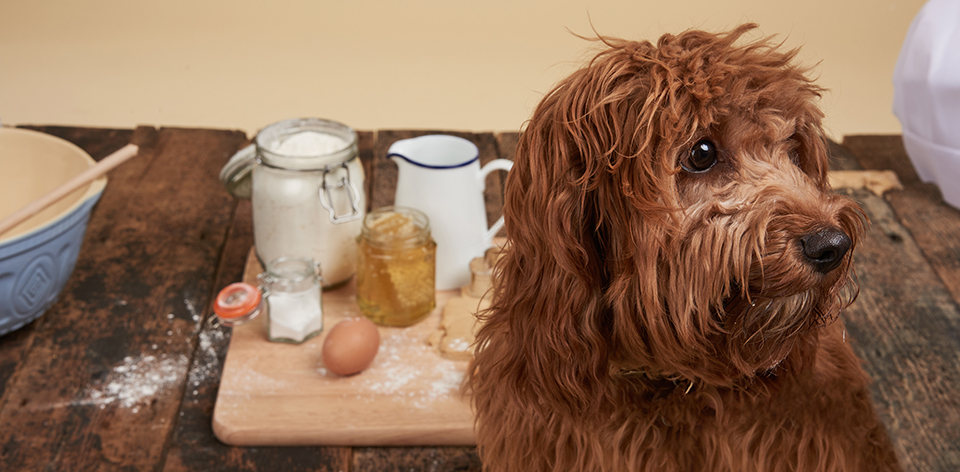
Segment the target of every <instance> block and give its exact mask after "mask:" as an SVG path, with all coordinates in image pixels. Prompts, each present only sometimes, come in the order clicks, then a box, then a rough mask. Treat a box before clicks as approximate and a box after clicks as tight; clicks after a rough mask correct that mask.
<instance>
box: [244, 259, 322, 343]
mask: <svg viewBox="0 0 960 472" xmlns="http://www.w3.org/2000/svg"><path fill="white" fill-rule="evenodd" d="M257 278H258V279H259V280H260V286H261V288H262V289H263V293H264V298H266V301H267V310H266V311H267V338H268V339H270V341H273V342H285V343H293V344H299V343H302V342H304V341H306V340H308V339H310V338H312V337H314V336H316V335H318V334H320V331H321V330H323V305H322V293H321V292H322V291H323V289H322V288H321V284H320V280H321V277H320V266H319V265H318V264H317V263H316V262H314V261H313V259H309V258H299V257H281V258H279V259H277V260H275V261H273V262H271V263H270V264H269V265H267V269H266V270H265V271H264V272H263V273H261V274H260V275H259V276H257Z"/></svg>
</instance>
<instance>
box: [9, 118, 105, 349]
mask: <svg viewBox="0 0 960 472" xmlns="http://www.w3.org/2000/svg"><path fill="white" fill-rule="evenodd" d="M95 164H96V162H95V161H94V160H93V158H91V157H90V155H89V154H87V153H86V152H84V151H83V150H82V149H80V148H79V147H77V146H75V145H74V144H72V143H70V142H68V141H65V140H63V139H60V138H57V137H54V136H50V135H48V134H44V133H40V132H36V131H30V130H24V129H14V128H0V219H2V218H5V217H7V216H9V215H11V214H13V213H14V212H16V211H17V210H19V209H20V208H22V207H24V206H26V205H27V204H28V203H30V202H32V201H33V200H36V199H38V198H40V197H42V196H43V195H45V194H46V193H48V192H50V191H51V190H53V189H54V188H56V187H57V186H58V185H60V184H63V183H64V182H66V181H68V180H70V178H72V177H74V176H76V175H77V174H80V173H81V172H83V171H84V170H86V169H87V168H89V167H92V166H93V165H95ZM106 185H107V179H106V177H101V178H99V179H96V180H94V181H93V182H91V183H90V184H88V185H86V186H84V187H81V188H80V189H78V190H76V191H74V192H73V193H71V194H69V195H67V196H66V197H64V198H63V199H61V200H59V201H58V202H56V203H55V204H53V205H51V206H50V207H47V208H46V209H45V210H43V211H41V212H39V213H38V214H36V215H34V216H32V217H30V218H29V219H27V220H26V221H24V222H22V223H20V224H19V225H17V226H14V227H13V228H12V229H10V230H9V231H7V232H6V233H4V234H0V335H3V334H7V333H9V332H10V331H13V330H15V329H18V328H20V327H22V326H24V325H25V324H27V323H29V322H31V321H33V320H35V319H37V318H38V317H39V316H40V315H42V314H43V313H44V312H45V311H47V309H49V308H50V306H52V305H53V304H54V302H56V301H57V298H59V296H60V291H61V290H63V286H64V285H65V284H66V283H67V279H68V278H70V273H71V272H73V267H74V265H75V264H76V262H77V255H78V254H79V252H80V246H81V244H82V243H83V235H84V232H85V231H86V229H87V221H88V220H89V219H90V212H91V210H92V209H93V206H94V205H95V204H96V203H97V201H98V200H99V199H100V194H101V193H103V189H104V187H105V186H106Z"/></svg>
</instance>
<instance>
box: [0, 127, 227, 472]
mask: <svg viewBox="0 0 960 472" xmlns="http://www.w3.org/2000/svg"><path fill="white" fill-rule="evenodd" d="M243 139H245V137H244V136H243V134H242V133H237V132H230V131H213V130H174V129H161V130H155V129H153V128H139V129H137V130H136V132H134V133H133V135H132V136H131V140H132V141H133V142H134V143H136V144H138V145H140V148H141V154H140V156H139V157H138V159H135V160H133V161H130V162H128V163H127V164H126V165H124V166H121V167H119V168H117V169H115V170H114V171H113V172H112V173H111V175H110V178H111V181H110V183H109V184H108V185H107V188H106V189H105V191H104V193H103V197H102V198H101V200H100V202H99V204H98V206H97V208H96V209H95V210H94V213H93V216H92V218H91V221H90V224H89V225H88V228H87V233H86V237H85V239H84V243H83V248H82V250H81V253H80V258H79V259H78V261H77V265H76V268H75V270H74V273H73V275H72V277H71V279H70V281H69V282H68V284H67V286H66V287H65V289H64V292H63V294H62V295H61V299H60V302H59V303H58V304H57V305H56V306H55V307H54V308H53V309H52V310H50V311H49V312H47V314H46V315H45V318H46V320H45V321H44V323H43V324H42V325H41V326H39V329H38V330H37V331H36V339H35V340H34V342H33V344H32V346H31V348H30V355H29V356H28V357H27V358H26V359H25V360H24V361H23V364H22V365H21V372H20V373H18V375H17V376H16V377H15V378H14V381H13V382H12V383H11V384H9V385H8V388H7V391H6V393H5V398H4V403H3V407H2V410H0V444H3V445H4V448H3V451H2V455H0V464H2V465H0V468H3V469H5V470H40V469H43V468H50V469H54V470H80V469H90V468H114V467H121V466H122V467H130V468H134V469H150V468H154V467H156V465H157V464H158V463H159V462H160V459H161V457H162V454H163V451H164V448H165V446H166V441H167V438H168V436H169V432H170V430H171V428H172V427H173V425H174V423H175V421H176V417H177V412H178V411H179V404H180V395H179V392H182V391H183V388H184V384H185V381H186V374H187V367H188V364H189V359H190V356H191V355H192V353H193V350H194V348H195V346H196V334H197V331H198V328H199V311H198V310H200V309H202V307H203V306H204V305H205V304H206V303H207V298H208V296H209V293H210V290H211V287H210V284H211V283H212V280H213V277H212V276H213V273H214V269H215V267H216V264H217V260H218V257H219V255H220V250H221V248H222V246H223V242H224V238H225V237H226V228H227V225H228V222H229V218H230V213H231V210H232V209H231V205H230V202H229V196H228V195H227V194H226V192H225V191H224V190H223V189H222V188H221V187H220V185H219V183H218V182H217V180H216V173H217V171H218V170H219V166H220V165H222V163H223V162H225V160H224V159H225V157H226V156H228V155H229V154H230V153H232V151H233V150H234V149H235V148H236V146H237V144H238V143H239V142H241V141H242V140H243ZM137 369H139V370H137ZM134 371H136V372H134ZM154 376H155V377H154ZM145 425H146V426H145Z"/></svg>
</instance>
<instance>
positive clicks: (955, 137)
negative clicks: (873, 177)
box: [893, 0, 960, 208]
mask: <svg viewBox="0 0 960 472" xmlns="http://www.w3.org/2000/svg"><path fill="white" fill-rule="evenodd" d="M893 113H894V114H895V115H896V116H897V118H898V119H899V120H900V124H901V126H902V127H903V141H904V145H905V147H906V149H907V154H908V155H909V156H910V160H911V161H912V162H913V165H914V167H916V168H917V173H918V174H919V175H920V178H921V179H923V180H924V181H925V182H933V183H936V184H937V185H938V186H939V187H940V190H941V192H942V193H943V197H944V200H946V201H947V203H949V204H951V205H953V206H954V207H958V208H960V0H930V1H928V2H927V3H926V4H925V5H924V6H923V8H921V9H920V12H919V13H918V14H917V17H916V18H914V20H913V23H912V24H911V25H910V30H909V31H908V32H907V37H906V39H905V40H904V42H903V48H902V49H901V50H900V57H899V58H898V59H897V65H896V68H895V69H894V72H893Z"/></svg>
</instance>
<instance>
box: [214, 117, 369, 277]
mask: <svg viewBox="0 0 960 472" xmlns="http://www.w3.org/2000/svg"><path fill="white" fill-rule="evenodd" d="M363 179H364V175H363V166H362V165H361V164H360V159H358V158H357V134H356V132H355V131H354V130H353V129H351V128H350V127H348V126H346V125H343V124H340V123H337V122H334V121H328V120H323V119H318V118H296V119H290V120H285V121H280V122H277V123H274V124H272V125H269V126H267V127H266V128H264V129H262V130H261V131H260V132H259V133H257V137H256V139H255V140H254V144H252V145H250V146H248V147H247V148H245V149H243V150H241V151H240V152H238V153H237V154H236V155H234V156H233V157H232V158H231V159H230V161H229V162H228V163H227V165H226V166H224V168H223V170H222V171H221V172H220V180H221V182H223V183H224V185H225V186H226V187H227V189H228V190H229V191H230V193H231V194H233V195H234V196H236V197H239V198H250V199H251V200H252V202H253V240H254V246H255V247H256V252H257V257H258V258H259V259H260V262H261V264H266V263H268V262H270V261H273V260H276V259H279V258H281V257H300V258H312V259H313V260H314V261H317V262H318V263H319V264H320V267H321V269H322V270H323V284H324V287H331V286H335V285H339V284H341V283H343V282H345V281H347V280H348V279H349V278H350V277H351V276H352V275H353V274H354V272H355V271H356V258H357V257H356V244H355V243H354V238H356V237H357V235H358V234H360V228H361V225H362V220H363V216H364V214H365V211H364V209H365V208H366V205H367V203H366V195H365V194H364V191H363V189H364V185H363Z"/></svg>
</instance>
